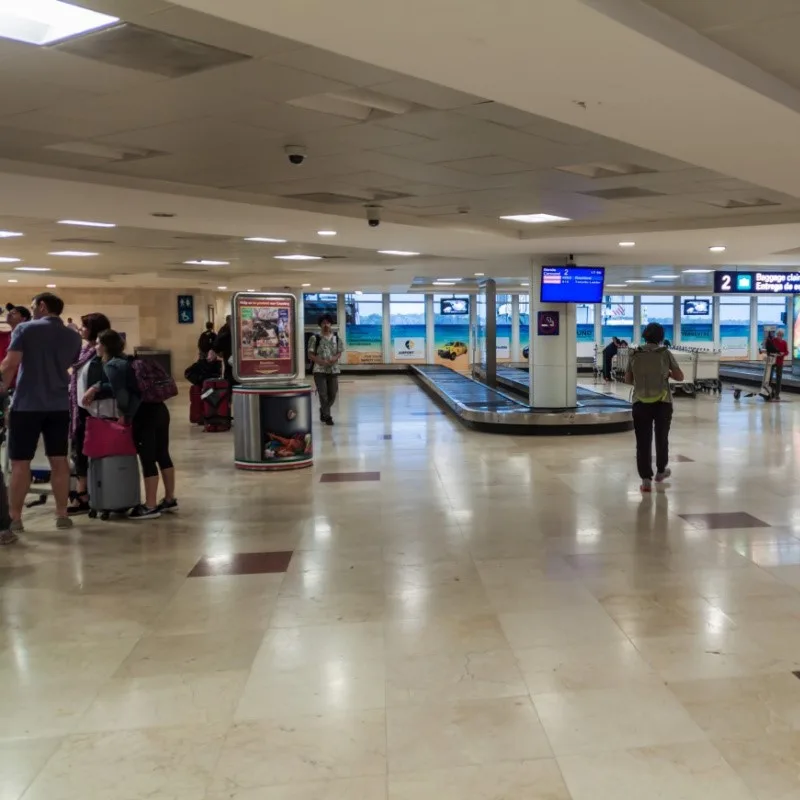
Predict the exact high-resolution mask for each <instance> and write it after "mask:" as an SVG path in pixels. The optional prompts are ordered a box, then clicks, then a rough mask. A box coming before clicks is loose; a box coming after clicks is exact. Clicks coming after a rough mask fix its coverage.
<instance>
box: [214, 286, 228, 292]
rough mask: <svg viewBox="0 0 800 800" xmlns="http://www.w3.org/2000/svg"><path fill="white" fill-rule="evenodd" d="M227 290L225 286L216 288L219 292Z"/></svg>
mask: <svg viewBox="0 0 800 800" xmlns="http://www.w3.org/2000/svg"><path fill="white" fill-rule="evenodd" d="M227 288H228V287H227V286H217V289H219V290H220V291H221V292H224V291H225V290H226V289H227Z"/></svg>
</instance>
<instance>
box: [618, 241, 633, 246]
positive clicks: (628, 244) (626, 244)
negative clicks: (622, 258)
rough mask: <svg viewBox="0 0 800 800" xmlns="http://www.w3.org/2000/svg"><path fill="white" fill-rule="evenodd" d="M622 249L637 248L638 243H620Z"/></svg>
mask: <svg viewBox="0 0 800 800" xmlns="http://www.w3.org/2000/svg"><path fill="white" fill-rule="evenodd" d="M619 246H620V247H636V242H620V243H619Z"/></svg>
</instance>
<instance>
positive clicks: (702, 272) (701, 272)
mask: <svg viewBox="0 0 800 800" xmlns="http://www.w3.org/2000/svg"><path fill="white" fill-rule="evenodd" d="M713 271H714V270H713V269H685V270H683V274H684V275H707V274H708V273H709V272H713Z"/></svg>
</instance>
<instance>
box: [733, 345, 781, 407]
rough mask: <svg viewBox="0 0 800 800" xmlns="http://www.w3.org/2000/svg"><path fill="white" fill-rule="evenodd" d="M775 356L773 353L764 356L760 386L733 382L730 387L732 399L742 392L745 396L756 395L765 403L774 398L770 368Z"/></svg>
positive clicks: (773, 363) (775, 358)
mask: <svg viewBox="0 0 800 800" xmlns="http://www.w3.org/2000/svg"><path fill="white" fill-rule="evenodd" d="M776 361H777V357H776V356H774V355H766V356H765V357H764V373H763V375H762V376H761V386H759V387H758V388H756V387H755V386H748V385H746V384H737V383H734V384H733V386H732V387H731V388H732V389H733V399H734V400H738V399H739V398H741V396H742V392H744V396H745V397H755V396H756V395H758V396H759V397H760V398H761V399H762V400H763V401H764V402H765V403H768V402H769V401H770V400H774V399H775V392H774V390H773V388H772V368H773V367H774V366H775V362H776Z"/></svg>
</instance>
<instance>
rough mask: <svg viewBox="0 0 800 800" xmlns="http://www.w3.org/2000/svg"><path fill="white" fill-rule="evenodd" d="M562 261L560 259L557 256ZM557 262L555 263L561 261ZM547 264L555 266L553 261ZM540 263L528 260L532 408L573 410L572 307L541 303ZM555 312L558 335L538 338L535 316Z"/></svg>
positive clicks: (574, 346) (574, 348)
mask: <svg viewBox="0 0 800 800" xmlns="http://www.w3.org/2000/svg"><path fill="white" fill-rule="evenodd" d="M561 259H563V256H562V257H561ZM561 259H559V260H561ZM551 263H558V261H556V260H553V261H552V262H551ZM541 290H542V262H541V261H539V260H538V259H533V260H532V261H531V298H530V309H531V322H530V328H531V344H530V359H529V363H528V370H529V374H530V379H531V388H530V404H531V405H532V406H533V407H534V408H574V407H575V405H576V402H577V401H576V396H577V394H576V387H577V383H578V365H577V352H578V342H577V337H578V332H577V318H576V312H575V305H574V304H572V303H542V301H541V299H540V298H541ZM548 311H549V312H554V313H558V316H559V320H558V323H559V324H558V335H555V336H540V335H539V313H540V312H548Z"/></svg>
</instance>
